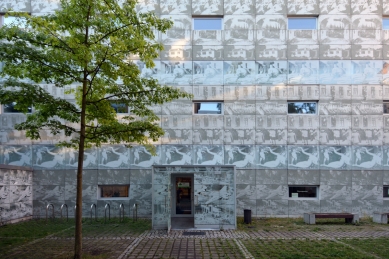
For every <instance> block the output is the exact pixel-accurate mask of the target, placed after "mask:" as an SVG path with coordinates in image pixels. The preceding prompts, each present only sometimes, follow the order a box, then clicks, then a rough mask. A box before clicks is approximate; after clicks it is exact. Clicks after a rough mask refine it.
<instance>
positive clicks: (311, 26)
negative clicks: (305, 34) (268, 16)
mask: <svg viewBox="0 0 389 259" xmlns="http://www.w3.org/2000/svg"><path fill="white" fill-rule="evenodd" d="M288 29H289V30H316V29H317V18H316V17H289V18H288Z"/></svg>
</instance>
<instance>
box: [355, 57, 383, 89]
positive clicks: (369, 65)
mask: <svg viewBox="0 0 389 259" xmlns="http://www.w3.org/2000/svg"><path fill="white" fill-rule="evenodd" d="M352 67H353V75H352V80H353V84H379V83H380V82H381V80H382V74H381V73H380V72H381V69H382V61H378V60H376V61H373V60H370V61H367V60H366V61H356V60H353V61H352Z"/></svg>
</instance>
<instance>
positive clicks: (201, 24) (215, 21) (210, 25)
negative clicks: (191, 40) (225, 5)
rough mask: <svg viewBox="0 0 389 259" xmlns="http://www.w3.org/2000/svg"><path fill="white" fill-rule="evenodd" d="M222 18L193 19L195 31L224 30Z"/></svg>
mask: <svg viewBox="0 0 389 259" xmlns="http://www.w3.org/2000/svg"><path fill="white" fill-rule="evenodd" d="M222 28H223V18H222V17H212V16H211V17H206V16H205V17H193V30H222Z"/></svg>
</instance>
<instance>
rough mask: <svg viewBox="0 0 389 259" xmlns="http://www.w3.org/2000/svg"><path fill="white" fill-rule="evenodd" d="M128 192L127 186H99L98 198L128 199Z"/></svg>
mask: <svg viewBox="0 0 389 259" xmlns="http://www.w3.org/2000/svg"><path fill="white" fill-rule="evenodd" d="M129 190H130V186H129V185H100V186H99V198H101V199H105V198H128V197H129V194H130V193H129Z"/></svg>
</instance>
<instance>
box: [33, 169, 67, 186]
mask: <svg viewBox="0 0 389 259" xmlns="http://www.w3.org/2000/svg"><path fill="white" fill-rule="evenodd" d="M66 172H67V171H65V170H63V171H60V170H34V178H33V183H34V186H37V185H64V184H65V175H66Z"/></svg>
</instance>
